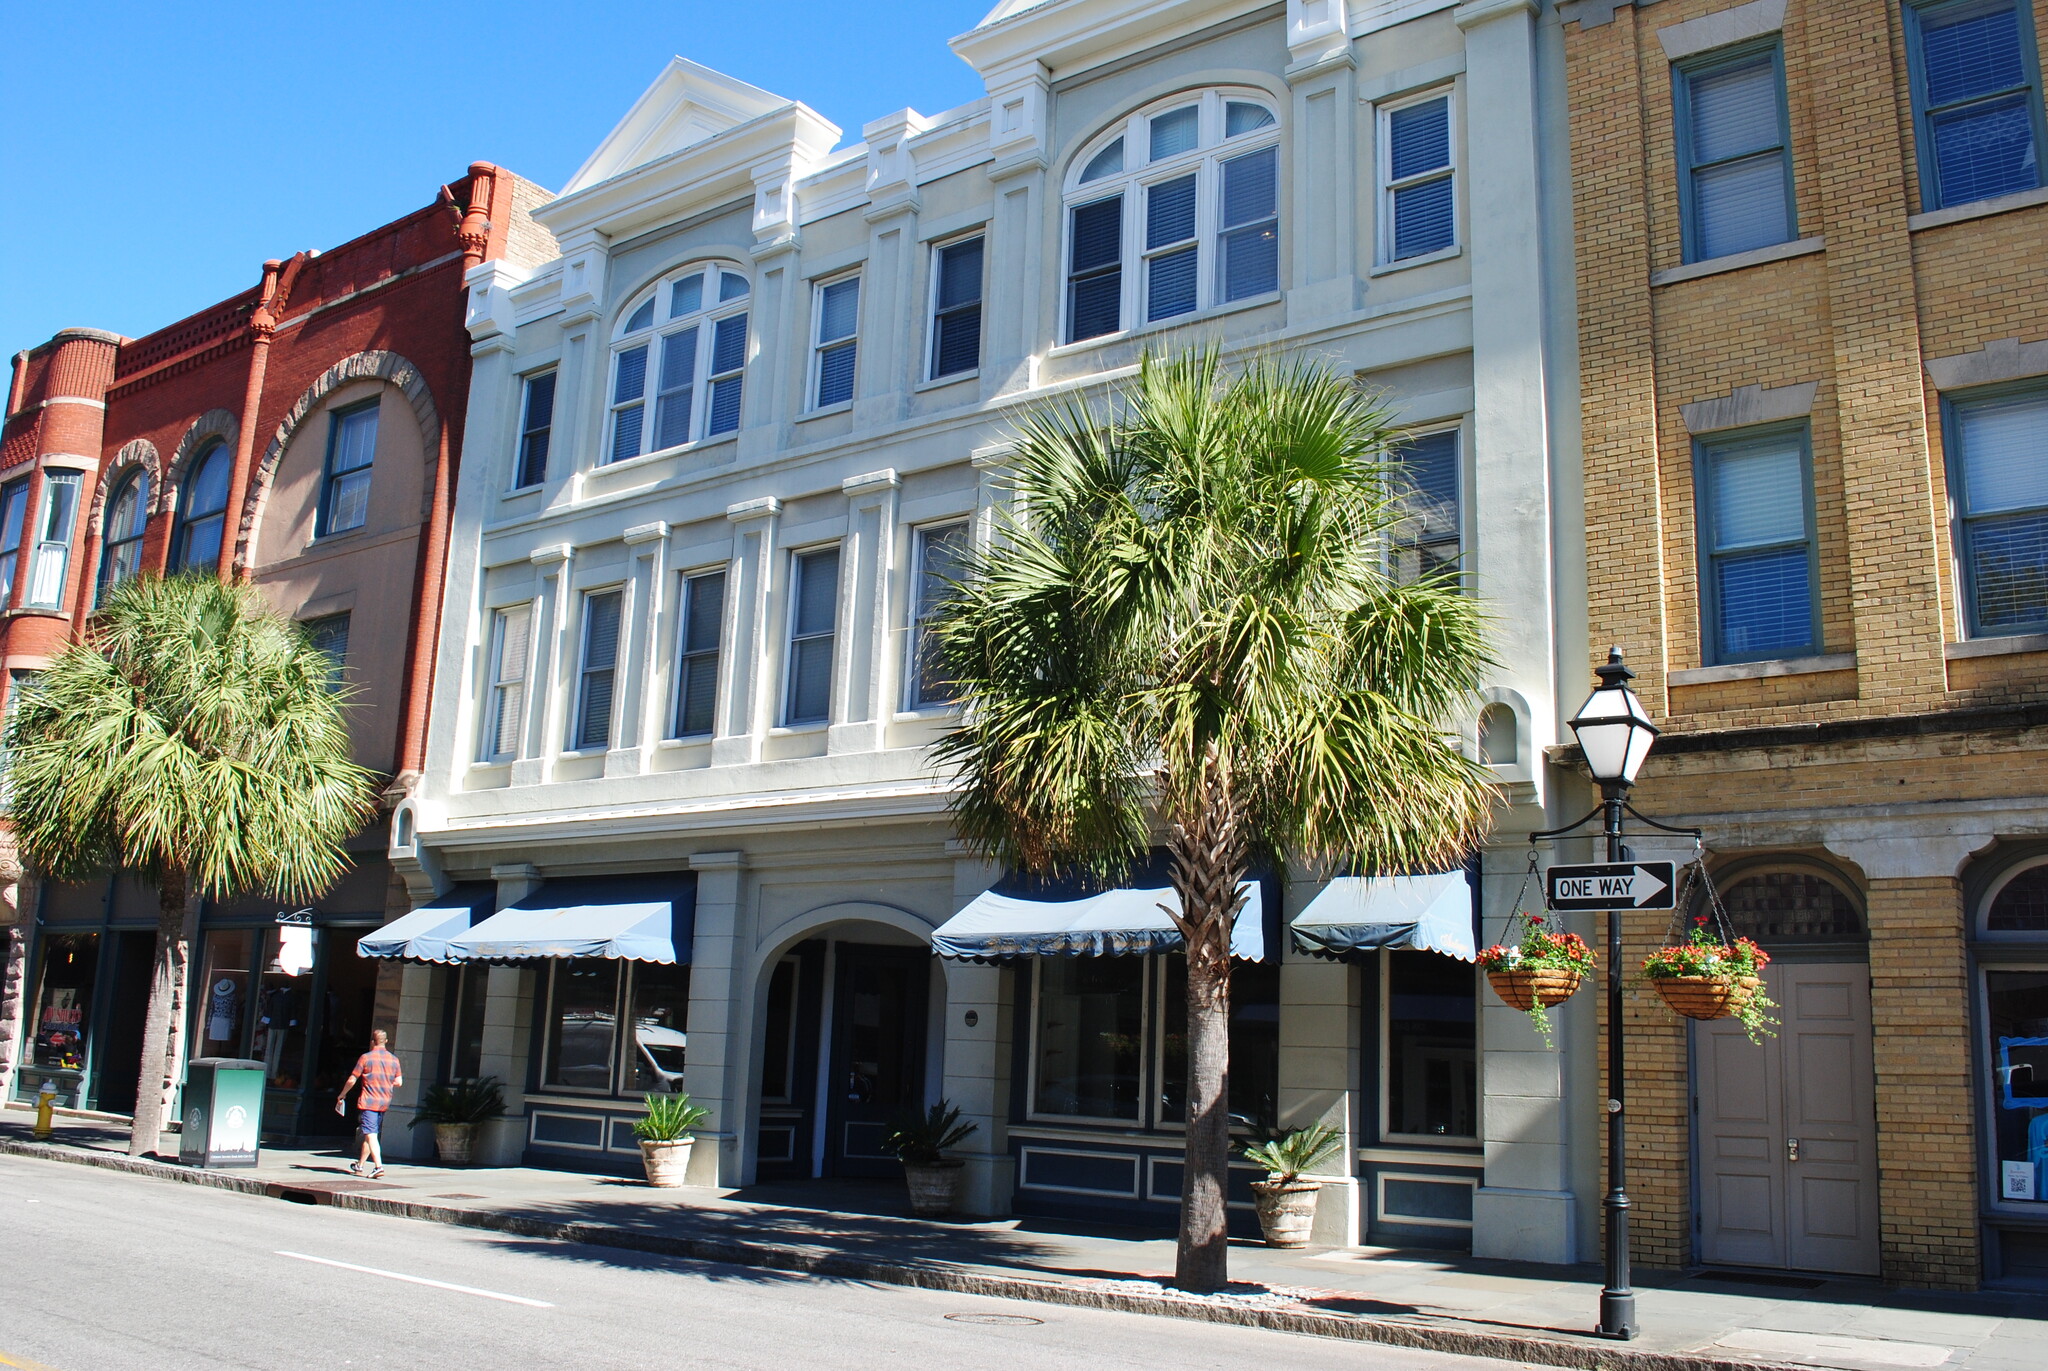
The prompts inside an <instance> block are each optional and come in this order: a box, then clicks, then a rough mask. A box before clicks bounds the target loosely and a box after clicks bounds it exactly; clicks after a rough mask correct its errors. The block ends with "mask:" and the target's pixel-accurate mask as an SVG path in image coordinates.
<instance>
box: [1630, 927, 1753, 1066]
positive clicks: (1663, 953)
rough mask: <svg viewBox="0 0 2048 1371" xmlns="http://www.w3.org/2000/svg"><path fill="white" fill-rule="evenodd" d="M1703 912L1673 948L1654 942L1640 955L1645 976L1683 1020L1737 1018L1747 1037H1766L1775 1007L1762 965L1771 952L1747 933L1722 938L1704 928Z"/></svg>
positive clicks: (1751, 1039)
mask: <svg viewBox="0 0 2048 1371" xmlns="http://www.w3.org/2000/svg"><path fill="white" fill-rule="evenodd" d="M1707 922H1708V921H1707V916H1706V915H1704V914H1698V915H1695V916H1694V917H1693V921H1692V935H1691V936H1690V937H1688V938H1687V939H1686V940H1685V942H1683V943H1681V944H1679V945H1678V946H1676V947H1660V948H1658V949H1657V950H1656V951H1655V952H1653V953H1651V954H1650V955H1649V956H1648V957H1646V958H1644V959H1643V975H1645V976H1646V977H1648V978H1649V981H1650V984H1651V985H1652V986H1654V987H1655V988H1656V991H1657V994H1658V995H1659V996H1660V997H1662V999H1663V1001H1664V1003H1665V1004H1667V1005H1669V1006H1670V1007H1671V1009H1672V1010H1673V1011H1674V1012H1675V1013H1678V1014H1682V1015H1684V1016H1685V1017H1686V1018H1688V1019H1725V1018H1727V1017H1729V1016H1730V1015H1733V1016H1734V1017H1736V1018H1738V1019H1740V1020H1741V1021H1742V1027H1743V1031H1744V1032H1746V1033H1748V1034H1749V1040H1750V1041H1751V1042H1762V1041H1763V1039H1764V1038H1766V1037H1768V1036H1771V1032H1770V1030H1771V1029H1772V1028H1773V1027H1775V1026H1776V1024H1777V1022H1778V1021H1777V1020H1776V1019H1775V1018H1772V1017H1771V1014H1770V1011H1771V1010H1773V1009H1776V1008H1777V1007H1778V1006H1777V1004H1776V1002H1775V1001H1773V1000H1772V999H1771V997H1770V996H1768V995H1766V994H1765V993H1764V980H1763V972H1764V968H1765V967H1767V966H1769V965H1770V964H1771V954H1770V953H1768V952H1766V951H1764V950H1763V949H1762V948H1761V947H1758V946H1757V945H1756V944H1755V943H1754V942H1751V941H1750V940H1749V939H1748V938H1737V939H1735V940H1734V941H1733V942H1726V943H1724V942H1722V941H1721V940H1720V938H1718V937H1717V936H1715V934H1714V933H1713V931H1712V930H1710V929H1709V928H1708V927H1707Z"/></svg>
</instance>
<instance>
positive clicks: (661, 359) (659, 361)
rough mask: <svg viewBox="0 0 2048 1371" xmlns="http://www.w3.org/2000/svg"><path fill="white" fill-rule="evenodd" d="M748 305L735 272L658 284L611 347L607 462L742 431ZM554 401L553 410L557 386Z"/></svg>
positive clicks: (706, 271) (708, 269)
mask: <svg viewBox="0 0 2048 1371" xmlns="http://www.w3.org/2000/svg"><path fill="white" fill-rule="evenodd" d="M748 303H749V287H748V283H747V278H746V277H745V276H743V275H741V274H740V272H739V271H738V270H737V269H736V268H733V267H720V266H716V265H711V266H705V265H699V266H693V267H689V268H687V269H685V270H683V271H680V272H678V273H676V274H675V275H674V276H672V277H669V278H666V279H664V280H662V281H661V282H659V283H657V284H656V285H655V287H654V289H653V290H652V291H650V292H649V293H648V294H647V295H646V296H645V297H644V298H642V299H641V300H640V301H639V303H638V304H636V305H635V306H634V307H633V308H632V309H631V310H630V311H629V312H628V313H627V314H626V316H625V322H624V323H623V324H621V325H620V326H619V332H618V335H617V337H616V338H615V339H614V340H613V345H612V388H611V417H610V420H609V425H610V426H609V430H608V435H607V437H606V440H605V449H604V460H605V461H606V462H607V463H609V462H623V461H626V460H628V459H630V458H633V457H638V456H640V455H641V454H642V453H647V452H661V451H664V450H666V449H668V448H673V447H680V446H682V445H683V444H684V443H694V442H698V441H701V440H702V439H706V438H715V437H717V436H719V435H720V434H724V433H731V432H734V431H735V430H737V429H738V428H739V426H740V391H741V385H742V382H743V380H744V372H745V367H746V361H747V305H748ZM548 398H549V407H550V411H552V407H553V398H554V392H553V387H552V384H551V385H550V387H549V392H548Z"/></svg>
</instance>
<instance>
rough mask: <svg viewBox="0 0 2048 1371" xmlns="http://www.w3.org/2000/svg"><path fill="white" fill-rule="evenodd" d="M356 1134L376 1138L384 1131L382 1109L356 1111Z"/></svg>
mask: <svg viewBox="0 0 2048 1371" xmlns="http://www.w3.org/2000/svg"><path fill="white" fill-rule="evenodd" d="M356 1119H357V1122H356V1132H358V1133H360V1134H362V1135H363V1136H364V1137H366V1138H374V1137H376V1136H377V1135H378V1134H380V1133H382V1132H383V1131H384V1111H383V1110H381V1109H360V1110H357V1111H356Z"/></svg>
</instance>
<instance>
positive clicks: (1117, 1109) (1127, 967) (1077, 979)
mask: <svg viewBox="0 0 2048 1371" xmlns="http://www.w3.org/2000/svg"><path fill="white" fill-rule="evenodd" d="M1149 965H1150V963H1149V959H1148V958H1144V957H1048V958H1044V959H1042V960H1041V961H1040V962H1039V963H1038V981H1039V985H1038V1024H1037V1034H1036V1037H1035V1041H1034V1056H1035V1062H1034V1065H1035V1067H1036V1071H1035V1075H1034V1080H1035V1085H1036V1089H1035V1091H1034V1093H1033V1099H1032V1109H1033V1111H1034V1112H1035V1113H1039V1114H1064V1115H1072V1116H1076V1117H1080V1118H1089V1119H1129V1120H1134V1121H1135V1120H1136V1119H1137V1117H1138V1103H1139V1101H1140V1099H1141V1098H1142V1097H1143V1094H1142V1088H1141V1081H1140V1069H1141V1064H1142V1061H1143V1051H1142V1048H1141V1045H1140V1044H1141V1041H1142V1036H1143V1031H1144V1025H1145V974H1146V971H1147V970H1148V969H1149Z"/></svg>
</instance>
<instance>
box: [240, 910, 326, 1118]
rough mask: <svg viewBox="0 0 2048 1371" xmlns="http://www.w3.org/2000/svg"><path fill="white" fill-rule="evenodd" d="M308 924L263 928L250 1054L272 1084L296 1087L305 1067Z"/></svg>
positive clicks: (309, 969) (309, 995) (309, 963)
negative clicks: (262, 954)
mask: <svg viewBox="0 0 2048 1371" xmlns="http://www.w3.org/2000/svg"><path fill="white" fill-rule="evenodd" d="M312 931H313V930H312V929H310V928H307V927H305V926H303V925H293V926H289V927H287V926H279V927H276V928H272V929H268V930H266V931H265V932H264V933H263V934H262V935H261V936H262V938H263V943H264V961H263V981H262V989H261V990H259V991H258V992H257V999H256V1031H255V1032H254V1033H253V1034H252V1035H251V1036H250V1041H249V1055H250V1056H252V1057H254V1058H257V1059H258V1060H260V1061H261V1062H262V1063H263V1075H264V1079H265V1080H267V1081H268V1082H269V1083H270V1085H271V1087H272V1088H273V1089H276V1090H297V1089H298V1088H299V1080H300V1076H301V1075H302V1074H303V1073H304V1071H305V1069H306V1016H307V1015H308V1014H309V1013H310V1012H311V1010H312V1003H313V958H312V949H311V947H310V939H311V935H312Z"/></svg>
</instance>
